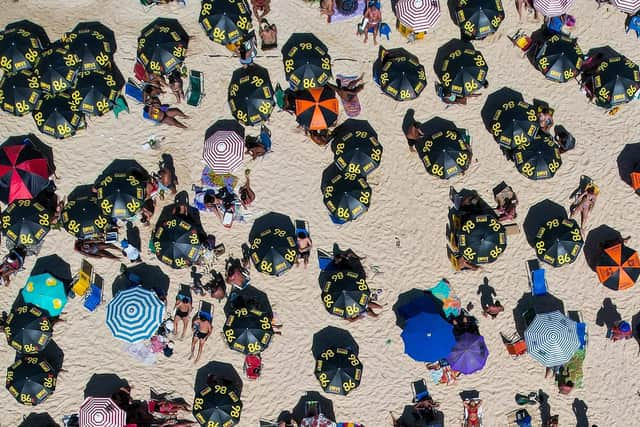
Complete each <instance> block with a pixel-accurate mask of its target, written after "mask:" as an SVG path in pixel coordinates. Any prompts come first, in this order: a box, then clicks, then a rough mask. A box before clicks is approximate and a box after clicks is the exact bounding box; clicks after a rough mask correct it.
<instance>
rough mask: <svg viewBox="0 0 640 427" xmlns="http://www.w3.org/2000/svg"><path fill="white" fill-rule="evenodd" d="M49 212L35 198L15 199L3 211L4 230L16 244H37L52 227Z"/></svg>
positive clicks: (8, 237)
mask: <svg viewBox="0 0 640 427" xmlns="http://www.w3.org/2000/svg"><path fill="white" fill-rule="evenodd" d="M50 221H51V217H50V215H49V212H48V211H47V210H46V209H45V208H44V206H42V205H41V204H40V203H38V202H35V201H33V200H15V201H13V202H11V203H9V205H8V206H7V208H6V209H5V210H4V212H2V232H3V233H4V235H5V236H6V238H7V239H9V240H10V241H11V242H13V244H15V245H23V246H27V247H29V246H35V245H38V244H39V243H40V242H42V240H43V239H44V237H45V236H46V235H47V233H48V232H49V230H50V228H51V222H50Z"/></svg>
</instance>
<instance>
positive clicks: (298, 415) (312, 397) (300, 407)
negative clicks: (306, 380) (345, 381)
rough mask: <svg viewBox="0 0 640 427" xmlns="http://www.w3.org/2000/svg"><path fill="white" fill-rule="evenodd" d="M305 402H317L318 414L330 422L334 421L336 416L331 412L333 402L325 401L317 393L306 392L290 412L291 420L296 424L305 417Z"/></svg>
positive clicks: (324, 398)
mask: <svg viewBox="0 0 640 427" xmlns="http://www.w3.org/2000/svg"><path fill="white" fill-rule="evenodd" d="M307 402H318V407H319V408H318V409H319V411H320V413H322V414H324V416H325V417H327V418H329V419H330V420H332V421H333V420H335V419H336V414H335V413H334V411H333V402H332V401H331V400H330V399H327V398H326V397H324V396H323V395H321V394H320V393H318V392H317V391H307V392H306V393H305V394H304V395H302V397H300V400H298V403H296V406H294V407H293V410H292V411H291V414H292V416H293V419H294V420H296V422H297V423H298V424H300V423H301V422H302V419H303V418H305V417H306V416H307Z"/></svg>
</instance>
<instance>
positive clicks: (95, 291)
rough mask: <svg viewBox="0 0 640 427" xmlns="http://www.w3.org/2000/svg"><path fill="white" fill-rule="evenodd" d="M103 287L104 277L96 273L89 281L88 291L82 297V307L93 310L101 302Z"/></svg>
mask: <svg viewBox="0 0 640 427" xmlns="http://www.w3.org/2000/svg"><path fill="white" fill-rule="evenodd" d="M103 289H104V279H103V278H102V276H100V275H99V274H96V275H95V277H94V280H93V283H91V287H90V290H89V292H88V293H87V294H86V295H85V297H84V304H83V305H84V308H86V309H87V310H89V311H95V310H96V308H98V306H99V305H100V304H101V303H102V291H103Z"/></svg>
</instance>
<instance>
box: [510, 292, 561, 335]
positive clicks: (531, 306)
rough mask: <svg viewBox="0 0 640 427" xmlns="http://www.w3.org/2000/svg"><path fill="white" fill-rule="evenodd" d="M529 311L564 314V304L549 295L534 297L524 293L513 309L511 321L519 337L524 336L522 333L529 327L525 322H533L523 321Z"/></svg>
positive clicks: (529, 293)
mask: <svg viewBox="0 0 640 427" xmlns="http://www.w3.org/2000/svg"><path fill="white" fill-rule="evenodd" d="M530 310H533V312H534V313H535V314H539V313H551V312H552V311H556V310H557V311H559V312H561V313H563V314H564V302H562V300H561V299H560V298H557V297H555V296H553V295H551V294H550V293H546V294H544V295H536V296H534V295H532V294H531V292H526V293H524V294H523V295H522V297H521V298H520V299H519V300H518V303H517V304H516V306H515V308H514V309H513V319H514V320H515V324H516V330H517V331H518V333H519V334H520V336H524V331H525V329H527V326H529V325H528V324H527V322H530V321H531V320H533V319H531V318H529V319H525V317H526V314H528V313H530Z"/></svg>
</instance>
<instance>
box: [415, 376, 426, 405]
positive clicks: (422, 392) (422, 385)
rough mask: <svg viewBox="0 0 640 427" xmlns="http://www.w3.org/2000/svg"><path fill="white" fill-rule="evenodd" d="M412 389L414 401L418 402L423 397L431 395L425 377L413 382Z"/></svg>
mask: <svg viewBox="0 0 640 427" xmlns="http://www.w3.org/2000/svg"><path fill="white" fill-rule="evenodd" d="M411 390H412V391H413V403H418V402H420V401H421V400H422V399H424V398H426V397H429V390H428V389H427V382H426V381H425V379H424V378H420V379H419V380H416V381H414V382H412V383H411Z"/></svg>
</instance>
